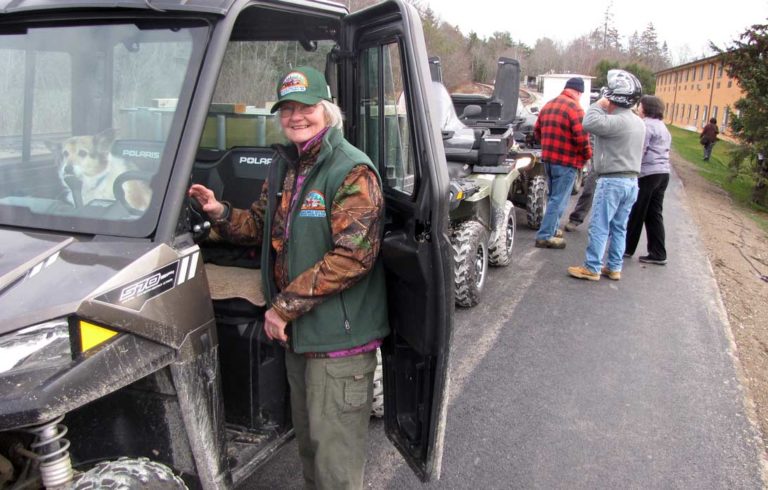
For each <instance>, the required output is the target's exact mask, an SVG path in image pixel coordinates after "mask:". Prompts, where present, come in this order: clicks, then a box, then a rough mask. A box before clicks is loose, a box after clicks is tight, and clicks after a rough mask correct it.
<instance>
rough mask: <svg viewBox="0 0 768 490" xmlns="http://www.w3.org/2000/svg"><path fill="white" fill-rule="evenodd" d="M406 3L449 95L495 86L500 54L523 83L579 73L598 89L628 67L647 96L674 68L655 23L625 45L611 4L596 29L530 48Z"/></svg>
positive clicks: (358, 2) (365, 2) (413, 0)
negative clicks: (614, 71) (514, 65)
mask: <svg viewBox="0 0 768 490" xmlns="http://www.w3.org/2000/svg"><path fill="white" fill-rule="evenodd" d="M378 1H379V0H346V4H347V7H348V8H349V9H350V11H355V10H359V9H361V8H364V7H367V6H370V5H373V4H376V3H378ZM406 1H407V2H408V3H410V4H411V5H413V6H414V7H415V8H416V10H417V11H418V12H419V15H420V17H421V21H422V24H423V26H424V37H425V39H426V43H427V49H428V50H429V55H430V56H439V57H440V59H441V60H442V67H443V81H444V83H445V84H446V86H447V87H448V89H449V90H451V91H453V90H455V89H457V88H459V87H462V86H464V85H466V84H469V83H473V82H478V83H493V79H494V78H495V76H496V61H497V60H498V59H499V57H501V56H504V57H508V58H513V59H516V60H518V61H519V62H520V66H521V69H522V73H523V77H525V78H524V79H523V80H526V79H527V78H531V77H537V76H538V75H543V74H546V73H578V74H582V75H591V76H594V77H596V80H595V82H594V83H593V86H595V87H600V86H602V85H604V84H605V75H606V73H607V71H608V70H609V69H611V68H624V69H626V70H628V71H631V72H632V73H634V74H635V75H637V77H638V78H639V79H640V81H641V83H642V84H643V87H644V88H645V89H646V92H647V93H653V92H654V91H655V86H656V82H655V77H654V75H653V74H654V72H657V71H659V70H662V69H664V68H667V67H669V66H670V64H671V57H670V54H669V49H668V46H667V43H666V42H663V41H662V42H660V41H659V38H658V33H657V32H656V28H655V27H654V25H653V23H648V25H646V26H645V28H644V29H643V30H642V32H638V31H635V32H633V33H631V34H630V35H628V36H626V42H623V41H622V39H623V38H624V37H623V36H622V35H621V33H619V31H618V29H617V28H616V26H615V23H614V20H613V12H612V8H613V4H612V3H611V4H609V5H608V7H607V8H606V9H605V11H604V12H603V13H602V16H600V17H598V18H596V19H595V26H594V28H592V29H591V30H589V31H587V32H585V33H584V34H583V35H581V36H579V37H577V38H576V39H574V40H572V41H570V42H568V43H559V42H557V41H555V40H553V39H551V38H549V37H546V36H543V37H541V38H539V39H538V40H537V41H536V43H535V44H534V45H533V46H529V45H528V44H526V43H523V42H522V41H517V40H515V39H514V38H513V37H512V34H510V33H509V32H494V33H493V34H492V35H491V36H489V37H485V38H482V37H480V36H479V35H478V34H477V33H476V32H469V33H468V34H467V35H464V34H463V33H462V32H461V30H459V28H458V26H454V25H451V24H449V23H447V22H444V21H442V20H441V19H440V17H439V16H438V15H437V13H435V12H434V11H433V10H432V9H431V8H430V7H429V6H428V5H426V4H425V3H424V0H406Z"/></svg>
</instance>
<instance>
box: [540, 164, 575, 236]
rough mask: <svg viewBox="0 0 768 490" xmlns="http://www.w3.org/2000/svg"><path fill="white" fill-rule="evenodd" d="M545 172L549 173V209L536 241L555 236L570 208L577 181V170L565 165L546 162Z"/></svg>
mask: <svg viewBox="0 0 768 490" xmlns="http://www.w3.org/2000/svg"><path fill="white" fill-rule="evenodd" d="M544 170H545V171H546V172H547V185H548V186H549V197H548V198H547V209H546V210H545V211H544V217H543V218H542V219H541V226H539V231H538V232H537V233H536V240H548V239H550V238H552V237H553V236H554V235H555V231H556V230H557V227H558V224H559V223H560V217H561V216H562V215H563V213H564V212H565V208H566V206H568V199H569V198H570V197H571V189H573V181H574V180H576V168H575V167H566V166H564V165H554V164H550V163H546V162H544Z"/></svg>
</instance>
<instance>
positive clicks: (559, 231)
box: [555, 230, 563, 238]
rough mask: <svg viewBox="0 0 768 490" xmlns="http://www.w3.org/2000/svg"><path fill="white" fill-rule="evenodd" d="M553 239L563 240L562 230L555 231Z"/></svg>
mask: <svg viewBox="0 0 768 490" xmlns="http://www.w3.org/2000/svg"><path fill="white" fill-rule="evenodd" d="M555 238H563V230H555Z"/></svg>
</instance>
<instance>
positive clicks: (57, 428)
mask: <svg viewBox="0 0 768 490" xmlns="http://www.w3.org/2000/svg"><path fill="white" fill-rule="evenodd" d="M62 420H64V416H63V415H62V416H61V417H59V418H57V419H54V420H51V421H50V422H48V423H47V424H43V425H41V426H39V427H34V428H30V429H28V431H29V432H31V433H32V434H34V435H35V436H36V439H35V441H34V442H33V443H32V444H30V447H31V448H32V450H33V451H34V453H35V459H37V462H38V463H39V465H40V475H41V477H42V479H43V485H44V486H45V487H46V488H53V487H58V486H61V485H64V484H66V483H69V482H71V481H72V477H73V472H72V459H71V458H70V457H69V441H68V440H67V439H64V436H65V435H67V427H66V426H65V425H64V424H62V423H60V422H61V421H62Z"/></svg>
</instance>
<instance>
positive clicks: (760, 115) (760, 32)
mask: <svg viewBox="0 0 768 490" xmlns="http://www.w3.org/2000/svg"><path fill="white" fill-rule="evenodd" d="M711 47H712V49H713V50H715V51H717V52H719V53H722V55H723V62H724V64H725V68H726V71H727V73H728V75H729V76H731V77H734V78H736V79H738V81H739V86H740V87H741V89H742V90H743V91H744V94H745V95H744V97H742V98H741V99H739V100H738V101H737V102H736V104H735V108H736V110H737V111H738V113H737V114H735V115H734V117H733V118H732V119H731V129H732V130H733V132H734V134H735V136H736V137H737V138H738V139H739V141H740V142H741V148H740V149H739V151H737V152H735V155H734V160H733V162H732V163H733V165H734V166H735V168H736V170H737V171H738V169H739V168H740V167H741V166H742V165H741V164H742V163H743V162H744V161H751V163H752V164H751V166H750V167H751V170H752V173H753V175H754V178H755V187H754V190H753V193H752V200H753V201H754V202H755V203H758V204H760V205H762V206H768V166H767V165H766V156H768V63H766V59H768V24H755V25H753V26H751V27H750V28H749V29H747V30H745V31H744V32H743V33H742V34H741V35H740V36H739V38H738V39H736V40H735V41H734V43H733V46H731V47H730V48H728V49H727V50H722V49H720V48H718V47H717V46H715V45H714V44H712V45H711ZM759 155H763V158H762V159H760V158H758V156H759Z"/></svg>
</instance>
